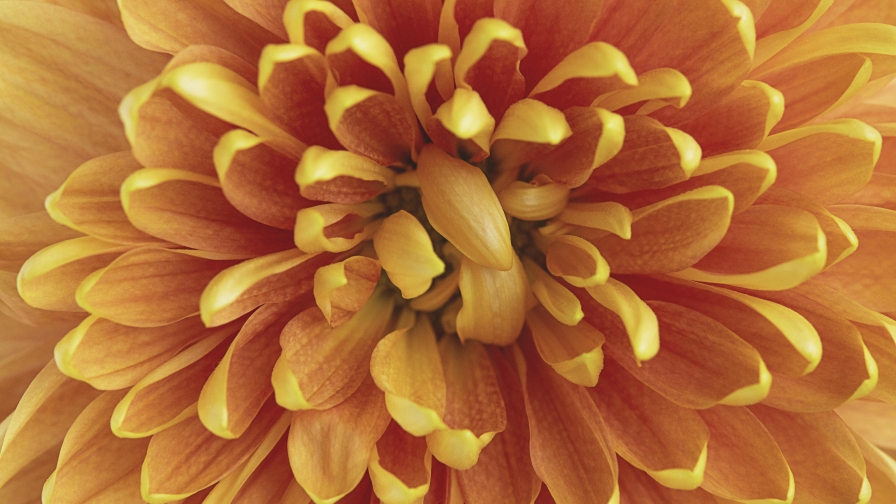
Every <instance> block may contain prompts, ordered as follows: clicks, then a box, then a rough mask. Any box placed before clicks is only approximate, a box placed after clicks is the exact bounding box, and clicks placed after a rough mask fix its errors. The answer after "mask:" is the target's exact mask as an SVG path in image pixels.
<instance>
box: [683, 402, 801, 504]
mask: <svg viewBox="0 0 896 504" xmlns="http://www.w3.org/2000/svg"><path fill="white" fill-rule="evenodd" d="M699 413H700V417H702V418H703V421H704V422H706V424H707V426H709V434H710V437H709V457H708V459H707V461H706V477H705V479H704V482H703V489H704V490H708V491H710V492H712V493H713V494H714V495H717V496H719V497H722V498H726V499H734V500H738V501H748V502H749V501H759V502H763V503H768V504H774V503H781V504H784V503H788V502H792V501H793V496H794V491H795V489H796V487H795V485H794V478H793V473H792V472H791V471H790V467H789V466H788V464H787V461H786V460H785V459H784V455H783V454H782V453H781V449H780V448H778V445H777V444H776V443H775V440H774V439H773V438H772V435H771V434H769V432H768V430H766V428H765V427H764V426H763V425H762V423H761V422H760V421H759V420H758V419H757V418H756V417H755V416H753V414H752V413H750V410H749V409H747V408H743V407H739V408H736V407H730V406H716V407H714V408H710V409H707V410H701V411H699Z"/></svg>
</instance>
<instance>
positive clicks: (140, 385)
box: [110, 327, 237, 438]
mask: <svg viewBox="0 0 896 504" xmlns="http://www.w3.org/2000/svg"><path fill="white" fill-rule="evenodd" d="M227 329H229V330H221V329H219V330H218V331H216V333H215V334H214V335H212V336H211V337H209V338H206V339H204V340H202V341H200V342H198V343H196V344H194V345H193V346H191V347H189V348H187V349H186V350H184V351H183V352H181V353H179V354H177V356H175V357H174V358H173V359H171V360H169V361H168V362H166V363H164V364H162V365H161V366H159V367H158V368H156V369H154V370H153V371H152V372H150V373H149V374H148V375H146V376H145V377H143V378H142V379H141V380H140V381H139V382H137V384H136V385H134V386H133V387H131V389H130V390H129V391H128V392H127V394H126V395H125V396H124V397H123V398H122V399H121V402H119V403H118V405H117V406H116V407H115V412H114V413H113V414H112V418H111V421H110V423H111V425H112V432H114V433H115V434H116V435H117V436H119V437H127V438H141V437H148V436H150V435H152V434H155V433H157V432H160V431H162V430H165V429H166V428H168V427H170V426H172V425H174V424H177V423H178V422H180V421H182V420H184V419H186V418H189V417H191V416H194V415H195V414H196V401H197V399H199V392H200V390H202V384H203V383H204V382H205V380H207V379H208V377H209V375H211V373H212V371H213V370H214V369H215V364H216V363H217V362H218V361H220V360H221V359H222V358H223V357H224V354H225V352H227V347H228V346H230V342H231V340H232V339H233V336H234V334H235V333H236V331H237V328H236V327H228V328H227Z"/></svg>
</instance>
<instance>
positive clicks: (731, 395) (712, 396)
mask: <svg viewBox="0 0 896 504" xmlns="http://www.w3.org/2000/svg"><path fill="white" fill-rule="evenodd" d="M648 304H649V305H650V307H651V308H652V309H653V311H654V313H656V314H657V317H658V319H659V325H660V332H661V334H663V335H664V336H663V344H662V351H660V352H659V354H657V356H656V357H655V358H653V359H651V360H650V361H648V362H643V363H641V365H640V366H638V365H637V364H636V363H635V360H634V359H633V358H632V357H631V356H630V355H628V354H627V353H626V352H625V350H624V347H620V342H618V340H614V339H613V338H612V337H611V334H612V333H606V334H607V346H606V351H607V353H608V354H609V355H610V356H611V357H613V359H615V360H616V361H617V362H618V363H619V364H621V365H622V366H623V367H625V369H627V370H628V371H629V372H630V373H631V374H633V375H634V376H635V377H636V378H638V379H639V380H641V381H642V382H644V383H645V384H646V385H648V386H649V387H650V388H652V389H654V390H655V391H657V392H659V393H660V394H662V395H663V396H665V397H666V398H667V399H669V400H671V401H672V402H674V403H676V404H679V405H681V406H684V407H687V408H693V409H702V408H708V407H710V406H713V405H715V404H728V405H733V406H742V405H746V404H755V403H757V402H759V401H761V400H763V399H765V398H766V396H767V395H768V393H769V387H770V386H771V384H772V376H771V374H770V373H769V372H768V369H767V368H766V367H765V363H764V362H763V361H762V358H761V357H760V356H759V353H758V352H757V351H756V350H755V349H754V348H753V347H752V346H750V345H749V344H748V343H747V342H745V341H744V340H742V339H740V337H738V336H737V335H736V334H734V333H733V332H731V331H730V330H728V329H727V328H726V327H725V326H723V325H722V324H719V323H718V322H716V321H714V320H712V319H710V318H709V317H706V316H704V315H701V314H699V313H697V312H695V311H692V310H689V309H687V308H683V307H681V306H677V305H673V304H671V303H666V302H662V301H650V302H649V303H648ZM710 377H712V378H710Z"/></svg>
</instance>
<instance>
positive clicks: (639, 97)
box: [589, 68, 694, 115]
mask: <svg viewBox="0 0 896 504" xmlns="http://www.w3.org/2000/svg"><path fill="white" fill-rule="evenodd" d="M693 92H694V91H693V89H692V88H691V83H690V82H688V78H687V77H685V76H684V74H682V73H681V72H679V71H678V70H675V69H674V68H656V69H654V70H650V71H648V72H644V73H643V74H641V75H639V76H638V85H637V86H635V87H630V88H627V87H623V88H622V89H616V90H613V91H609V92H607V93H604V94H602V95H600V96H598V97H597V98H595V99H594V101H592V102H591V103H590V104H589V105H590V106H592V107H595V106H600V107H603V108H605V109H607V110H611V111H614V112H615V111H619V110H627V111H635V110H637V114H638V115H646V114H649V113H651V112H654V111H656V110H659V109H661V108H663V107H666V106H669V105H671V106H673V107H675V108H679V109H680V108H681V107H684V106H685V105H687V103H688V101H689V100H690V99H691V95H692V94H693ZM635 105H641V106H640V107H637V106H635Z"/></svg>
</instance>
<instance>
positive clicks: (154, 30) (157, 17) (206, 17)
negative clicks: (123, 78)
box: [118, 0, 278, 61]
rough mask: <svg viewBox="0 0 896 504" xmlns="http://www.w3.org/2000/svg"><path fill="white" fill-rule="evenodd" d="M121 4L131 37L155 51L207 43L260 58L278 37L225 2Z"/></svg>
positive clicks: (127, 0) (139, 0)
mask: <svg viewBox="0 0 896 504" xmlns="http://www.w3.org/2000/svg"><path fill="white" fill-rule="evenodd" d="M118 6H119V8H120V9H121V17H122V20H124V26H125V29H127V31H128V35H130V37H131V39H132V40H134V41H135V42H137V43H138V44H140V45H141V46H143V47H145V48H147V49H150V50H153V51H163V52H168V53H172V54H173V53H176V52H178V51H180V50H181V49H183V48H185V47H187V46H190V45H199V44H208V45H215V46H218V47H221V48H224V49H226V50H228V51H231V52H233V53H234V54H237V55H239V56H240V57H241V58H243V59H245V60H247V61H257V60H258V55H259V53H260V52H261V48H262V47H264V45H265V44H270V43H274V42H277V41H278V37H277V36H275V35H274V34H273V33H271V32H269V31H267V30H265V29H263V28H262V27H261V26H258V25H257V24H255V23H253V22H252V21H250V20H249V19H246V18H245V17H243V16H242V15H241V14H239V13H238V12H236V11H234V10H233V9H231V8H230V7H229V6H228V5H227V4H226V3H224V2H214V1H201V2H190V1H175V2H172V3H170V4H166V5H165V6H164V7H163V6H161V5H158V4H154V3H152V2H147V1H144V0H121V1H119V2H118ZM172 12H176V13H177V14H176V15H172Z"/></svg>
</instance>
